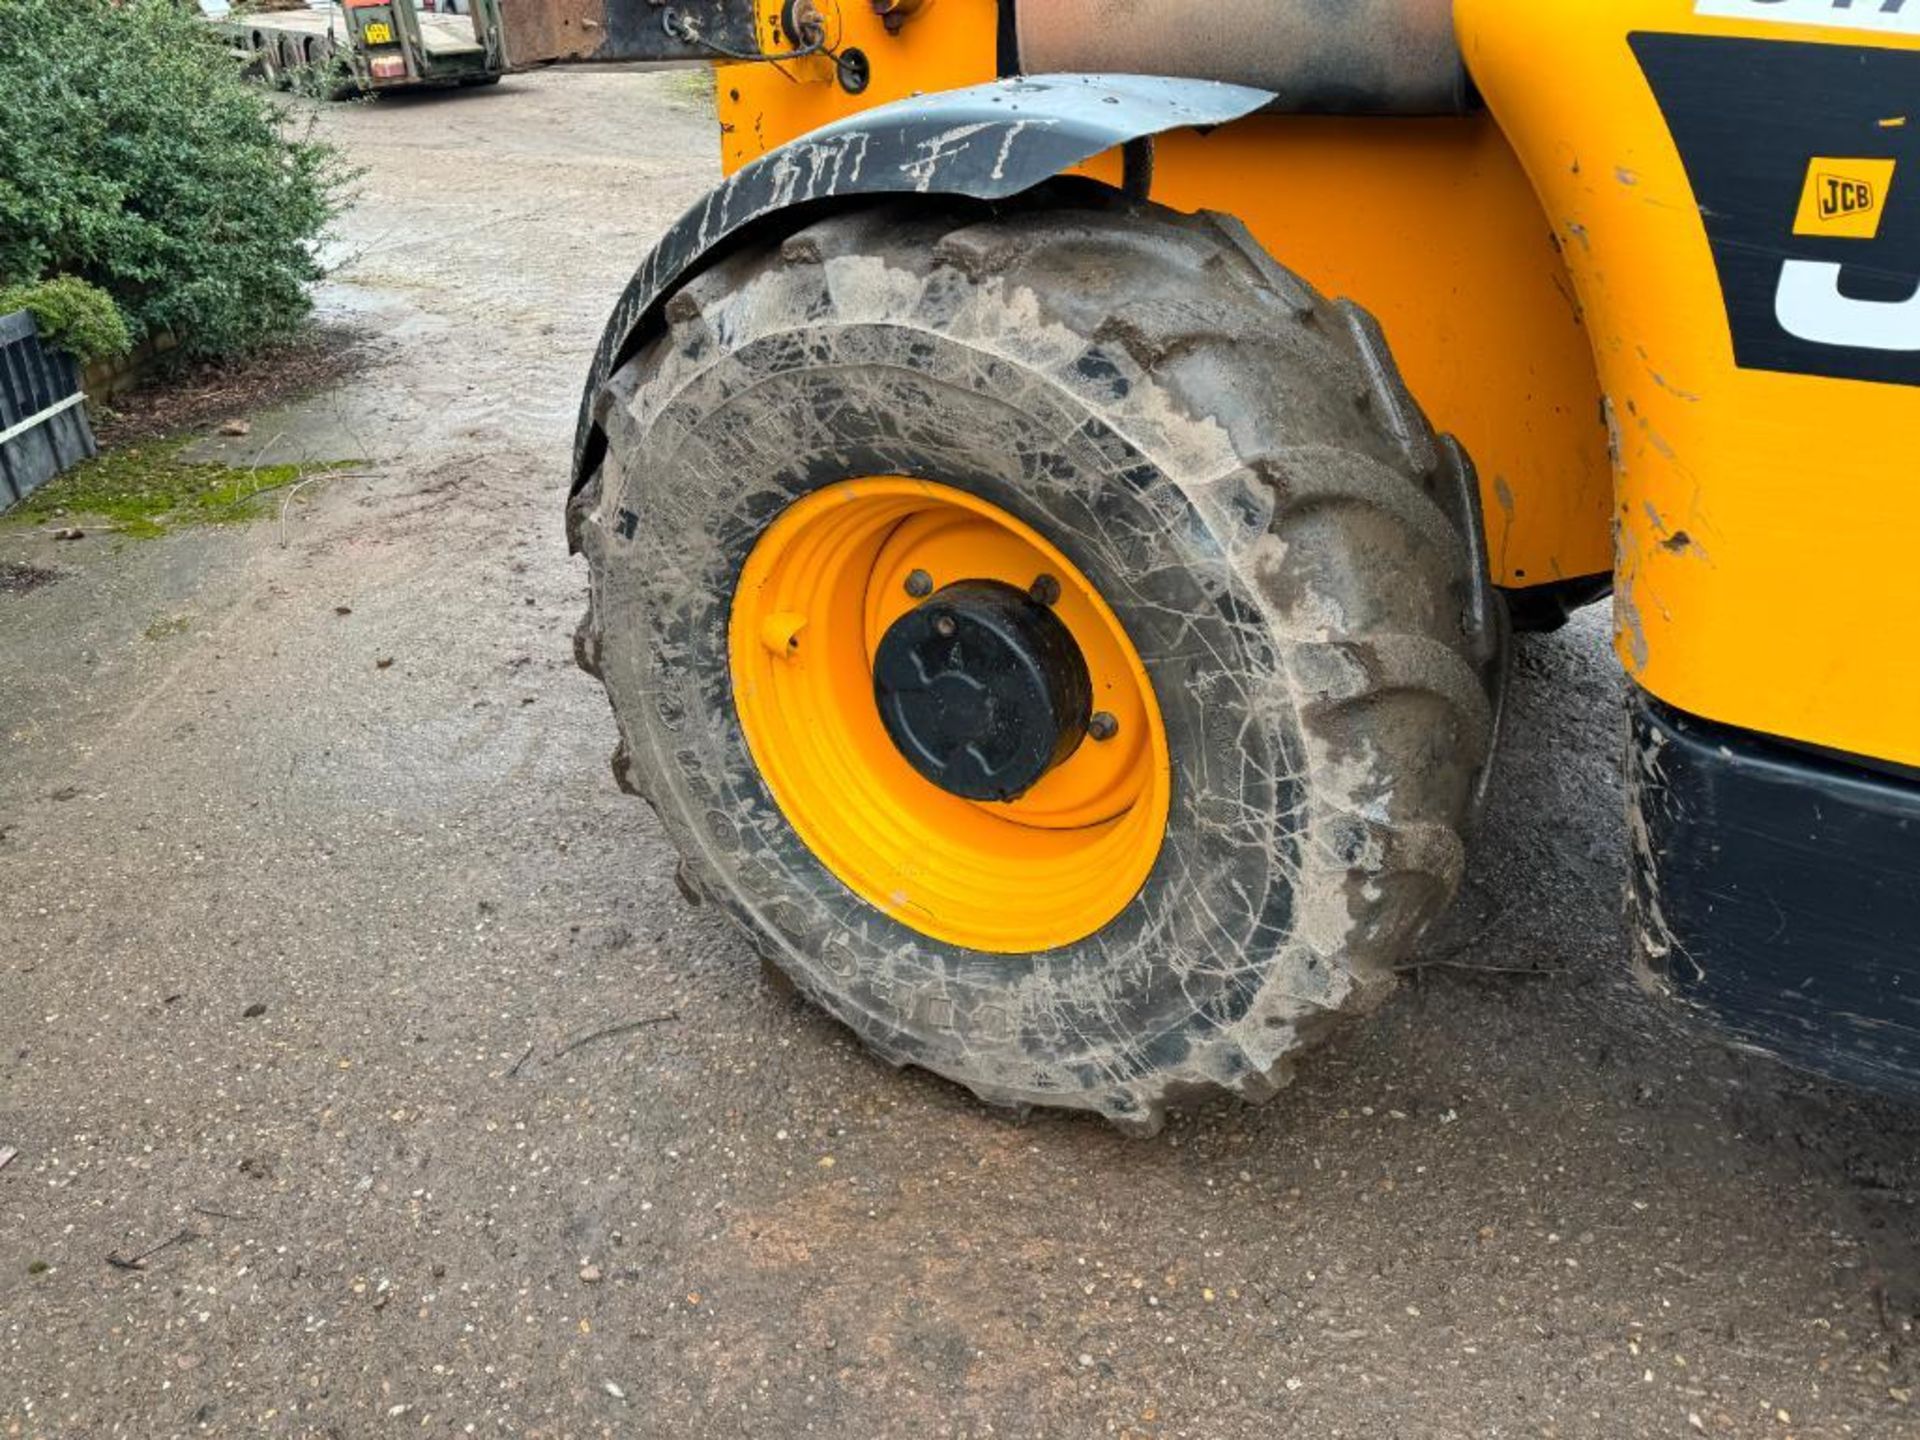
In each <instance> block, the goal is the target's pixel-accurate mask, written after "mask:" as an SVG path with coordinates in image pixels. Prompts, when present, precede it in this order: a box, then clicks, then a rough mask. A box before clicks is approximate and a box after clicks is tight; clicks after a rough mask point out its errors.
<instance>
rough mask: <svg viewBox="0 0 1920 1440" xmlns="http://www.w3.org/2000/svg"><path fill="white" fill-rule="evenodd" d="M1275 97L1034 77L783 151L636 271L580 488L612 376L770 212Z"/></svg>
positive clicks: (1014, 175) (745, 173)
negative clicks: (695, 282)
mask: <svg viewBox="0 0 1920 1440" xmlns="http://www.w3.org/2000/svg"><path fill="white" fill-rule="evenodd" d="M1273 98H1274V96H1273V92H1271V91H1268V90H1259V89H1254V88H1252V87H1250V86H1246V85H1226V84H1222V83H1220V82H1218V81H1214V80H1175V79H1165V78H1162V77H1158V76H1152V75H1030V76H1026V77H1023V78H1019V79H1009V80H996V81H993V82H990V83H988V84H985V85H972V86H969V87H967V88H966V89H964V90H948V91H942V92H941V93H939V94H935V95H922V96H916V97H914V98H912V99H907V100H897V101H895V102H893V103H892V104H890V105H881V106H876V107H875V108H874V109H872V110H866V111H862V112H861V113H860V114H858V115H852V116H849V117H847V118H846V119H845V120H840V121H836V122H835V123H834V124H832V125H827V126H823V127H822V128H821V129H819V130H815V131H814V132H813V133H812V134H810V135H804V136H802V137H801V138H800V139H798V140H794V141H792V142H791V143H789V144H786V145H783V146H781V147H780V148H779V149H778V150H773V151H769V152H768V153H767V154H765V155H763V156H761V157H760V158H759V159H758V160H756V161H754V162H753V163H752V164H751V165H747V166H745V167H744V168H742V169H741V170H739V171H737V172H736V173H735V174H733V175H732V176H731V177H729V178H728V179H727V181H726V182H725V183H724V184H722V185H720V186H719V187H717V188H716V189H714V190H712V191H710V192H709V193H708V194H707V196H706V198H705V199H704V200H702V201H701V202H700V203H699V204H697V205H695V206H694V207H693V208H692V209H691V210H689V211H688V212H687V213H686V214H685V215H683V216H681V217H680V219H678V220H677V221H675V222H674V224H673V227H672V228H671V229H669V230H668V231H667V233H666V234H665V235H663V236H662V237H661V239H660V243H659V244H658V245H656V246H654V248H653V251H652V253H651V254H649V255H648V256H647V258H646V259H645V260H644V261H643V262H642V263H641V266H640V268H639V270H638V271H636V272H635V274H634V277H633V279H632V280H630V281H628V282H627V288H626V291H625V292H624V293H623V294H622V295H621V297H620V303H619V304H617V305H615V306H614V308H613V314H612V315H611V316H610V317H609V318H608V320H607V326H606V330H605V331H604V332H603V333H602V334H601V336H600V345H599V348H598V349H596V350H595V352H594V356H593V369H592V371H591V373H590V374H589V375H588V377H587V387H586V394H585V395H584V397H583V398H582V400H581V405H580V424H579V429H578V431H577V433H576V435H575V438H574V449H573V489H574V490H575V491H578V490H579V489H580V487H581V486H582V485H584V484H585V483H586V482H587V480H588V479H589V478H590V477H591V476H592V475H593V473H594V471H595V470H596V469H597V468H598V467H599V464H600V461H601V457H602V455H603V454H604V453H605V449H606V440H605V437H604V436H603V435H602V434H601V432H600V429H599V426H598V425H597V424H596V423H595V420H594V414H593V404H594V397H595V396H596V395H597V394H599V392H600V387H601V386H602V385H603V384H605V383H606V379H607V377H608V376H609V375H611V374H612V373H613V372H614V371H615V370H616V369H618V368H619V367H620V366H621V365H622V364H624V363H625V362H626V361H627V360H628V359H630V358H632V356H633V355H634V353H635V352H637V351H638V350H639V349H640V347H641V346H642V345H644V344H645V343H646V341H647V339H648V338H649V337H650V336H651V335H652V334H653V333H654V331H655V329H656V327H657V324H658V311H659V308H660V305H661V303H662V301H663V300H664V298H665V296H666V295H667V293H668V292H669V291H670V290H672V289H673V288H674V287H675V286H676V285H678V284H679V283H680V282H681V281H682V280H684V279H686V278H687V277H688V276H689V275H691V274H692V273H693V272H694V271H696V270H698V269H699V268H701V267H702V266H703V265H704V264H706V263H707V262H708V261H709V260H710V259H712V257H714V256H715V255H716V254H719V253H723V252H724V251H725V250H726V249H727V248H728V246H729V245H730V244H731V243H732V242H734V241H735V240H737V239H738V238H739V237H740V236H741V234H742V232H744V231H746V230H748V229H749V228H750V227H752V226H754V225H755V224H756V223H757V222H759V221H762V220H765V219H766V218H767V217H769V216H771V215H774V214H777V213H778V212H780V211H783V210H788V209H792V208H795V207H799V206H807V205H819V204H821V203H823V202H830V201H834V200H842V199H845V198H847V197H850V196H859V195H964V196H968V197H970V198H973V199H976V200H998V199H1004V198H1006V197H1008V196H1011V195H1018V194H1019V193H1020V192H1021V191H1023V190H1030V189H1032V188H1033V187H1034V186H1035V185H1038V184H1040V183H1041V182H1042V181H1045V180H1048V179H1051V178H1052V177H1053V176H1055V175H1058V174H1059V173H1060V172H1061V171H1063V170H1066V169H1070V168H1071V167H1072V166H1075V165H1078V164H1079V163H1080V162H1081V161H1083V160H1087V159H1090V158H1091V157H1093V156H1095V155H1098V154H1100V153H1102V152H1103V151H1106V150H1111V149H1113V148H1115V147H1116V146H1120V145H1125V144H1126V143H1128V142H1129V141H1132V140H1139V139H1141V138H1143V137H1145V136H1149V135H1158V134H1161V133H1163V132H1165V131H1168V130H1179V129H1185V128H1189V127H1194V126H1209V125H1224V124H1225V123H1226V122H1228V121H1229V120H1237V119H1239V118H1240V117H1241V116H1243V115H1250V114H1252V113H1253V112H1254V111H1256V110H1258V109H1260V108H1262V107H1263V106H1265V105H1267V104H1268V103H1270V102H1271V101H1272V100H1273Z"/></svg>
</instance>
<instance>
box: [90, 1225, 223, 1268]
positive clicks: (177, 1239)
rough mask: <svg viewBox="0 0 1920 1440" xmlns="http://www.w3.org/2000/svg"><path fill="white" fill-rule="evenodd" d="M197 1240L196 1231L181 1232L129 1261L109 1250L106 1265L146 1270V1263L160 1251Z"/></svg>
mask: <svg viewBox="0 0 1920 1440" xmlns="http://www.w3.org/2000/svg"><path fill="white" fill-rule="evenodd" d="M199 1238H200V1232H199V1231H198V1230H182V1231H181V1232H180V1233H179V1234H178V1235H175V1236H174V1237H173V1238H172V1239H169V1240H162V1241H161V1242H160V1243H159V1244H158V1245H156V1246H154V1247H153V1248H152V1249H151V1250H142V1251H141V1252H140V1253H139V1254H138V1255H135V1256H134V1257H133V1258H132V1259H130V1260H129V1259H124V1258H122V1257H121V1256H120V1255H119V1254H118V1253H116V1252H115V1251H112V1250H109V1251H108V1252H107V1264H109V1265H111V1266H113V1268H114V1269H116V1270H144V1269H146V1268H147V1261H149V1260H151V1259H152V1258H153V1257H154V1256H155V1255H158V1254H159V1253H160V1252H161V1251H162V1250H167V1249H171V1248H172V1247H173V1246H175V1245H184V1244H186V1243H187V1241H189V1240H198V1239H199Z"/></svg>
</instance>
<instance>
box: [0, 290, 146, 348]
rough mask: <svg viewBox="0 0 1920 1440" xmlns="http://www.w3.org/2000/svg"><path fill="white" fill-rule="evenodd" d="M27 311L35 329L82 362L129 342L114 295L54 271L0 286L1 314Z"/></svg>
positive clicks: (131, 343)
mask: <svg viewBox="0 0 1920 1440" xmlns="http://www.w3.org/2000/svg"><path fill="white" fill-rule="evenodd" d="M16 310H31V311H32V312H33V318H34V321H35V322H36V323H37V324H38V325H39V327H40V334H41V336H42V337H44V338H45V339H48V340H51V341H53V342H54V343H55V344H57V345H59V346H60V348H61V349H63V350H65V351H67V352H68V353H69V354H71V355H72V356H73V357H74V358H75V359H77V360H78V361H79V362H80V363H81V364H82V365H86V364H90V363H91V362H93V361H95V360H104V359H106V358H107V357H108V356H112V355H124V354H126V352H127V351H128V350H130V349H131V348H132V347H133V337H132V336H131V335H129V334H128V333H127V322H126V320H125V319H123V318H122V317H121V314H120V311H119V310H118V309H117V308H116V307H115V306H114V303H113V297H112V296H110V295H108V294H107V292H106V291H104V290H102V289H101V288H100V287H99V286H97V285H89V284H88V283H87V282H86V281H84V280H77V279H75V278H74V277H73V276H71V275H59V276H56V277H55V278H53V279H52V280H41V281H39V282H37V283H35V284H32V285H0V315H11V314H12V313H13V312H14V311H16Z"/></svg>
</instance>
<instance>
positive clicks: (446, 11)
mask: <svg viewBox="0 0 1920 1440" xmlns="http://www.w3.org/2000/svg"><path fill="white" fill-rule="evenodd" d="M456 4H457V5H458V9H457V10H456V9H455V6H456ZM436 6H437V9H438V12H439V13H435V8H436ZM201 8H202V10H203V12H205V13H207V18H208V23H209V24H212V25H215V26H217V27H219V29H220V30H221V31H222V32H223V33H224V34H225V35H226V36H227V37H228V39H229V40H230V41H231V42H232V44H233V46H234V49H235V50H236V51H238V52H240V53H241V55H242V56H243V57H244V58H245V59H246V60H248V62H249V63H250V64H252V65H253V66H254V67H255V69H256V71H257V73H258V74H259V75H260V77H261V78H262V79H264V80H266V81H268V82H270V83H272V84H275V85H289V84H291V83H293V79H294V77H295V76H296V75H299V74H301V73H302V72H305V73H308V74H311V75H313V76H315V77H316V79H317V82H318V84H319V85H320V87H321V88H322V89H323V90H324V91H325V93H326V94H327V95H328V96H329V97H330V98H332V99H345V98H347V97H348V96H351V95H358V94H366V93H371V92H373V91H379V90H399V89H416V88H434V87H450V86H461V85H491V84H493V83H494V82H495V81H497V80H499V78H500V76H501V75H502V74H503V73H504V72H505V70H506V48H505V45H504V43H503V41H502V38H501V29H500V9H499V5H498V3H497V0H344V3H342V4H323V5H313V4H308V3H307V0H278V3H277V4H274V5H272V6H271V8H269V6H267V5H262V6H253V7H246V8H237V9H236V8H225V7H218V6H216V5H213V4H208V3H204V0H203V4H202V7H201ZM216 11H218V12H219V13H215V12H216Z"/></svg>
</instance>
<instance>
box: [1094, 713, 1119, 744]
mask: <svg viewBox="0 0 1920 1440" xmlns="http://www.w3.org/2000/svg"><path fill="white" fill-rule="evenodd" d="M1119 733H1120V722H1119V721H1118V720H1116V719H1114V718H1113V712H1112V711H1110V710H1096V711H1094V712H1093V714H1092V715H1090V716H1088V717H1087V734H1088V735H1090V736H1091V737H1092V738H1094V739H1095V740H1111V739H1113V737H1114V736H1116V735H1118V734H1119Z"/></svg>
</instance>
